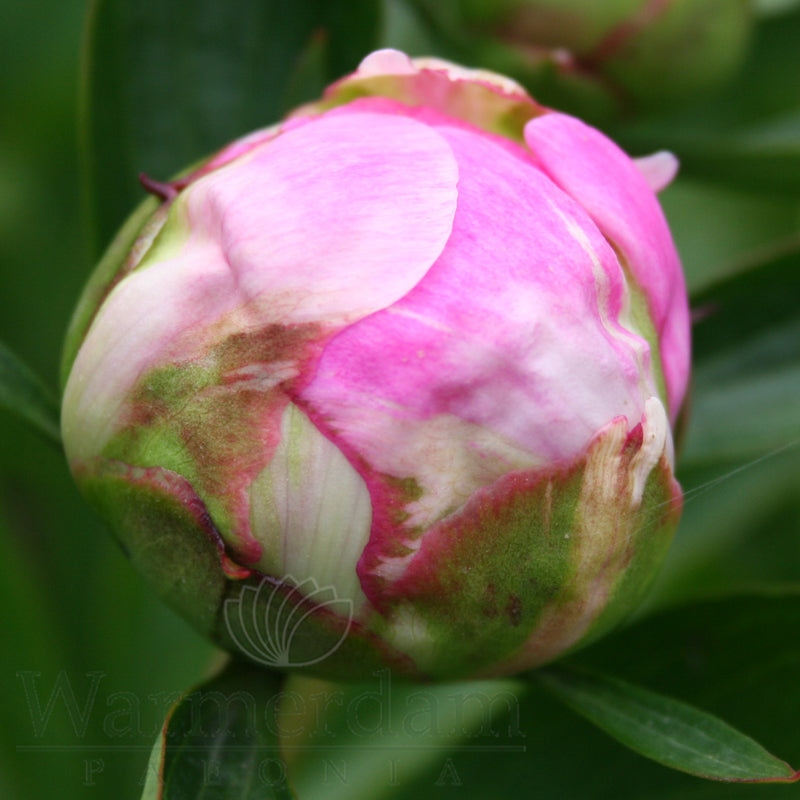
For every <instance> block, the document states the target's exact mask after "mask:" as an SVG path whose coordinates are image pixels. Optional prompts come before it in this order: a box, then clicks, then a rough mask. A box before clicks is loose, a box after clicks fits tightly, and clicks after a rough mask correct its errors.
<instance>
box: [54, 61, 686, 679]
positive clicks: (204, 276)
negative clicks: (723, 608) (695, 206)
mask: <svg viewBox="0 0 800 800" xmlns="http://www.w3.org/2000/svg"><path fill="white" fill-rule="evenodd" d="M674 168H675V163H674V159H673V158H672V157H671V156H669V155H668V154H659V155H656V156H654V157H651V158H649V159H645V160H642V161H640V162H634V161H632V160H631V159H630V158H628V156H626V155H625V154H624V153H623V152H622V151H621V150H619V149H618V148H617V147H616V146H615V145H614V144H612V142H610V141H609V140H608V139H607V138H605V137H604V136H603V135H602V134H601V133H599V132H598V131H596V130H594V129H592V128H590V127H588V126H587V125H585V124H583V123H582V122H580V121H579V120H577V119H574V118H572V117H569V116H566V115H564V114H560V113H556V112H553V111H550V110H548V109H545V108H543V107H541V106H539V105H538V104H537V103H536V102H534V101H533V100H532V99H531V98H530V97H529V96H528V95H527V94H526V93H525V92H524V91H523V90H522V89H520V88H519V86H517V85H516V84H514V83H513V82H512V81H510V80H508V79H506V78H503V77H501V76H499V75H493V74H491V73H484V72H478V71H471V70H466V69H463V68H461V67H457V66H455V65H452V64H448V63H445V62H440V61H437V60H433V59H419V60H413V61H412V60H410V59H409V58H407V57H406V56H404V55H403V54H401V53H398V52H396V51H379V52H377V53H373V54H372V55H371V56H369V57H368V58H367V59H366V60H365V61H364V62H363V63H362V65H361V67H360V68H359V70H358V71H357V72H356V73H355V74H353V75H352V76H350V77H348V78H345V79H343V80H342V81H340V82H338V83H336V84H334V85H333V86H331V87H330V88H329V89H328V90H327V92H326V94H325V96H324V97H323V98H322V100H320V101H319V102H318V103H315V104H312V105H309V106H306V107H304V108H301V109H299V110H298V111H297V112H295V114H293V115H292V116H290V117H289V118H288V119H287V120H285V121H284V122H283V123H281V124H279V125H277V126H275V127H272V128H268V129H266V130H263V131H259V132H256V133H254V134H251V135H250V136H248V137H246V138H244V139H241V140H239V141H237V142H234V143H233V144H231V145H230V146H229V147H227V148H225V149H223V150H222V151H221V152H220V153H218V154H217V155H215V156H214V157H213V158H211V159H210V160H208V161H207V162H206V163H204V164H202V165H201V166H200V167H199V168H197V169H196V170H195V171H194V172H192V173H190V174H188V175H186V176H184V177H183V178H181V179H180V180H177V181H175V182H174V183H171V184H168V185H164V186H156V189H157V191H158V193H159V194H160V201H156V200H152V201H151V203H150V205H148V206H147V207H146V208H145V209H144V210H140V212H137V215H135V216H134V217H133V218H132V221H131V222H130V223H129V224H128V226H126V228H124V229H123V231H122V232H121V234H120V236H119V238H118V240H117V242H115V243H114V244H112V246H111V248H110V250H109V251H108V254H107V256H106V257H105V258H104V260H103V262H101V264H100V266H99V267H98V272H97V273H96V275H95V277H94V278H93V280H92V282H90V284H89V288H88V289H87V290H86V293H85V295H84V298H83V300H82V302H81V304H80V306H79V308H78V311H77V313H76V316H75V319H74V321H73V325H72V328H71V331H70V334H69V336H68V341H67V347H66V354H65V371H66V374H67V375H68V379H67V380H66V386H65V390H64V402H63V418H62V423H63V434H64V441H65V446H66V452H67V456H68V459H69V463H70V465H71V468H72V471H73V474H74V476H75V478H76V481H77V482H78V484H79V485H80V487H81V489H82V491H83V492H84V493H85V495H86V496H87V498H88V499H89V500H90V502H92V503H93V504H94V505H95V506H96V508H97V509H98V510H99V511H100V513H101V514H102V515H103V516H104V518H105V519H106V520H107V521H108V522H109V523H110V525H111V526H112V528H113V529H114V530H115V532H116V534H117V536H118V537H119V539H120V541H121V543H122V545H123V547H124V549H125V550H126V552H127V553H128V554H129V555H130V557H131V559H132V560H133V561H134V562H135V564H136V565H137V566H138V567H139V568H140V569H141V570H142V571H143V572H144V573H145V574H146V575H147V576H148V577H149V578H150V579H151V580H152V581H153V582H154V583H155V584H156V586H157V588H158V589H159V591H160V592H161V593H162V594H163V595H164V596H165V598H166V599H167V600H168V601H169V602H171V603H172V604H173V605H174V606H175V607H176V608H177V609H179V610H180V611H181V612H182V613H183V614H184V615H185V616H186V617H187V618H188V619H190V620H191V621H192V622H193V624H194V625H196V626H197V627H198V628H199V629H200V630H201V631H203V632H205V633H206V634H208V635H209V636H210V637H211V638H213V639H214V640H215V641H217V642H218V643H220V644H221V645H222V646H224V647H227V648H230V649H232V650H235V651H239V652H240V653H242V654H244V655H245V656H246V657H249V658H250V659H252V660H254V661H259V662H261V663H263V664H266V665H268V666H275V667H281V668H308V669H312V670H314V671H316V672H317V673H321V674H327V675H329V676H335V677H358V676H367V675H369V674H370V673H371V671H372V670H374V669H376V668H377V667H378V666H382V665H387V666H389V667H391V668H392V669H394V670H396V671H397V672H398V673H402V674H405V675H409V676H414V677H418V678H444V677H447V678H452V677H460V676H470V675H499V674H510V673H514V672H516V671H519V670H523V669H527V668H530V667H533V666H536V665H538V664H542V663H545V662H547V661H550V660H552V659H554V658H556V657H558V656H560V655H561V654H562V653H565V652H567V651H569V650H571V649H573V648H575V647H577V646H579V645H581V644H584V643H586V642H587V641H589V640H591V639H593V638H595V637H596V636H598V635H600V634H601V633H602V632H603V631H605V630H607V629H608V628H610V627H611V626H612V625H614V624H616V623H617V622H618V621H619V620H620V619H622V617H623V616H624V615H625V614H626V613H628V612H629V611H630V610H631V609H632V608H634V607H635V606H636V605H637V604H638V603H639V602H640V600H641V597H642V594H643V592H644V590H645V588H646V586H647V584H648V582H649V581H650V579H651V577H652V576H653V574H654V571H655V569H656V566H657V565H658V563H659V561H660V560H661V558H662V556H663V554H664V552H665V550H666V548H667V546H668V544H669V540H670V538H671V534H672V532H673V530H674V527H675V525H676V523H677V519H678V516H679V512H680V505H681V494H680V489H679V486H678V485H677V483H676V481H675V479H674V477H673V447H672V435H671V425H672V424H673V423H674V422H675V419H676V416H677V415H678V412H679V410H680V408H681V405H682V402H683V398H684V393H685V391H686V385H687V380H688V372H689V331H688V314H687V302H686V293H685V288H684V282H683V277H682V274H681V269H680V264H679V261H678V258H677V255H676V252H675V249H674V246H673V243H672V240H671V237H670V233H669V231H668V228H667V225H666V223H665V220H664V217H663V215H662V212H661V210H660V207H659V204H658V201H657V200H656V197H655V195H654V188H656V189H657V188H659V187H660V186H662V185H664V184H665V183H666V182H668V180H669V179H670V178H671V176H672V174H673V173H674Z"/></svg>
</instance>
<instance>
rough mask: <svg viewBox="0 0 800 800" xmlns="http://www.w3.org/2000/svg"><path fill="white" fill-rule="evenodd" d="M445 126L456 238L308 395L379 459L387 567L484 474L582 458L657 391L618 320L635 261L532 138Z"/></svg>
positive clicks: (343, 442)
mask: <svg viewBox="0 0 800 800" xmlns="http://www.w3.org/2000/svg"><path fill="white" fill-rule="evenodd" d="M439 131H440V133H441V134H442V135H443V136H445V137H446V138H447V140H448V142H449V143H450V145H451V147H452V149H453V152H454V153H455V154H456V157H457V159H458V162H459V167H460V174H461V177H460V181H459V203H458V210H457V213H456V219H455V223H454V228H453V234H452V236H451V238H450V241H449V242H448V245H447V248H446V249H445V251H444V252H443V254H442V256H441V257H440V258H439V260H438V261H437V263H436V264H435V266H434V267H433V268H432V269H431V270H430V271H429V272H428V274H427V275H426V276H425V278H424V279H423V280H422V281H421V282H420V283H419V284H418V285H417V286H416V287H415V288H414V289H413V290H412V291H411V292H410V293H409V294H408V295H407V296H405V297H404V298H403V299H401V300H399V301H398V302H396V303H395V304H394V305H392V306H390V307H389V308H387V309H385V310H383V311H380V312H378V313H376V314H373V315H371V316H369V317H367V318H364V319H362V320H361V321H360V322H358V323H356V324H354V325H352V326H350V327H348V328H347V329H346V330H344V331H342V332H341V333H339V334H338V335H337V336H336V337H334V339H333V340H331V342H330V343H329V344H328V345H327V347H326V349H325V352H324V353H323V355H322V358H321V360H320V362H319V365H318V369H317V372H316V375H315V377H314V380H313V381H312V382H311V383H310V384H309V385H308V386H306V387H304V388H303V389H302V391H301V393H300V395H301V400H302V402H303V404H304V407H305V408H306V409H311V413H312V414H313V418H314V421H315V423H316V424H317V425H318V426H320V427H322V429H323V430H325V431H326V432H327V434H328V435H329V436H331V437H332V438H334V440H335V441H336V442H337V443H338V444H339V446H340V447H341V448H342V449H343V450H344V451H345V452H346V453H347V454H348V456H349V458H350V460H351V463H354V464H356V465H359V464H361V465H363V464H365V463H366V464H368V465H369V468H366V467H365V479H366V480H367V484H368V486H369V488H370V491H371V494H372V498H373V510H374V518H373V532H372V538H371V541H370V546H369V547H368V548H367V551H366V552H365V556H364V560H363V562H362V569H363V570H365V571H366V572H367V573H372V574H373V577H375V576H377V577H375V580H377V579H378V578H381V579H382V578H386V577H390V573H391V571H392V569H393V568H392V567H391V563H390V562H391V561H392V560H393V559H398V558H399V559H400V560H401V561H402V560H404V559H405V557H407V556H408V555H409V554H410V553H411V552H412V551H413V548H414V546H415V545H414V541H413V540H414V533H413V530H414V529H415V528H419V529H421V528H424V527H425V526H426V525H429V524H431V522H432V521H434V520H435V519H436V518H437V515H438V518H440V517H441V516H442V514H445V513H447V512H448V511H451V510H452V509H453V508H454V507H459V506H460V505H461V504H462V503H463V502H464V500H465V498H466V497H468V496H469V493H470V492H471V491H474V490H475V488H476V487H477V486H479V485H486V484H487V483H489V482H491V481H493V480H495V479H496V478H497V477H498V476H499V475H500V474H503V472H505V471H508V470H509V469H510V468H512V469H515V468H522V467H523V465H524V466H527V467H530V466H531V465H534V464H537V463H543V462H553V461H558V460H560V459H565V458H569V457H572V456H575V455H576V454H577V453H579V452H580V451H581V450H582V448H583V447H585V446H586V444H587V443H588V442H589V441H590V440H591V439H592V437H593V436H594V435H595V433H596V432H597V431H598V430H600V429H601V428H602V427H603V426H604V425H606V424H607V423H608V421H609V420H611V419H614V418H616V417H619V416H626V417H627V418H628V419H629V420H630V421H631V424H632V425H635V424H636V423H637V422H638V421H639V419H640V417H641V414H642V410H643V407H644V402H645V400H646V399H647V398H648V397H649V396H651V395H653V394H655V390H654V388H653V382H652V379H651V377H650V365H649V349H648V346H647V344H646V342H645V341H644V340H643V339H642V338H641V337H639V336H637V335H635V334H634V333H632V332H631V331H629V330H626V329H625V328H624V327H623V325H622V324H621V323H620V315H621V314H622V312H623V308H624V303H625V283H624V278H623V273H622V270H621V268H620V266H619V263H618V262H617V260H616V257H615V255H614V252H613V250H612V249H611V247H609V245H608V243H607V242H606V241H605V239H604V238H603V237H602V235H601V234H600V232H599V231H598V230H597V229H596V227H595V226H594V224H593V223H592V221H591V220H590V219H589V218H588V216H587V215H586V214H585V213H584V212H583V211H582V209H581V208H580V207H579V206H578V205H577V204H576V203H575V202H574V201H573V200H572V199H571V198H570V197H568V196H567V195H565V194H564V193H563V192H562V191H561V190H560V189H558V187H556V186H555V185H554V184H553V183H552V182H551V181H550V180H549V179H548V178H547V177H546V176H544V175H543V174H542V173H541V172H540V171H539V170H538V169H537V168H536V167H535V166H534V165H533V164H532V163H531V162H530V161H529V160H528V161H526V160H524V159H525V158H526V156H525V154H524V151H522V150H521V153H522V156H521V157H518V156H515V155H513V154H512V153H511V152H509V150H508V149H507V148H506V147H501V146H499V145H497V144H496V143H494V142H493V141H492V140H491V139H490V138H488V137H486V136H484V135H482V134H479V133H477V132H468V131H466V130H463V129H456V128H452V129H446V128H440V129H439ZM427 465H431V469H428V468H427ZM385 476H391V479H392V480H390V481H388V482H387V481H386V479H385ZM409 482H410V483H409ZM398 487H400V488H398ZM409 487H410V488H409ZM431 498H433V499H431ZM401 511H402V513H400V512H401ZM398 515H399V516H398ZM400 519H403V520H405V521H404V522H402V523H401V524H399V525H398V520H400ZM398 548H399V552H398ZM404 548H405V550H404ZM362 580H366V586H365V591H367V594H368V595H370V589H369V586H370V580H371V578H370V577H369V576H367V577H366V578H365V576H364V574H362ZM374 588H375V585H374V582H373V589H374ZM374 594H377V590H376V592H374Z"/></svg>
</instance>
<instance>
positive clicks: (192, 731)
mask: <svg viewBox="0 0 800 800" xmlns="http://www.w3.org/2000/svg"><path fill="white" fill-rule="evenodd" d="M281 683H282V676H281V675H279V674H278V673H271V672H266V671H264V670H263V669H255V668H253V667H250V666H248V665H245V664H241V663H238V662H232V663H230V664H229V666H228V667H227V668H226V669H225V670H224V671H223V672H222V673H221V674H220V675H218V676H217V677H215V678H213V679H211V680H210V681H208V682H207V683H205V684H204V685H202V686H201V687H199V688H197V689H195V690H193V691H191V692H189V693H188V694H186V695H184V696H183V697H182V698H181V700H180V701H179V702H178V703H177V704H176V705H175V706H174V707H173V708H172V710H171V711H170V713H169V715H168V717H167V720H166V722H165V724H164V728H163V730H162V732H161V736H160V737H159V739H158V741H157V742H156V745H155V748H154V749H153V753H152V756H151V759H150V767H149V769H148V780H147V783H146V785H145V789H144V793H143V795H142V798H143V800H217V798H219V800H235V798H241V800H271V799H272V798H278V800H280V799H281V798H282V799H283V800H290V799H291V798H293V797H294V794H293V792H292V791H291V789H290V788H289V785H288V781H287V776H286V766H285V764H284V761H283V757H282V755H281V753H280V751H279V747H278V727H277V723H276V708H277V704H278V701H279V700H280V688H281Z"/></svg>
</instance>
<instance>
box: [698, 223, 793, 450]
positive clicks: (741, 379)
mask: <svg viewBox="0 0 800 800" xmlns="http://www.w3.org/2000/svg"><path fill="white" fill-rule="evenodd" d="M798 293H800V239H798V238H797V237H795V238H794V239H793V240H790V241H787V242H785V243H784V246H783V248H782V249H781V250H779V251H777V252H775V253H772V254H768V255H767V256H766V257H764V258H763V260H761V261H760V263H754V264H752V265H750V268H748V269H745V270H742V272H741V273H740V274H737V275H733V276H730V277H728V278H727V279H726V280H723V281H720V282H719V283H717V284H715V285H713V286H711V287H709V288H707V289H706V290H705V291H703V292H701V293H699V294H697V295H696V296H695V297H694V299H693V300H694V303H695V304H696V308H697V310H698V311H699V313H700V319H699V321H698V322H697V323H696V324H695V326H694V331H693V334H694V351H695V365H694V386H693V396H692V403H691V413H690V434H689V436H688V437H687V441H686V448H685V450H684V452H683V454H682V463H683V464H684V465H686V464H690V463H691V464H696V463H708V462H714V461H715V460H719V459H731V458H758V457H761V456H763V455H765V454H766V453H768V452H770V451H777V450H778V449H780V448H783V447H786V446H787V445H789V444H790V443H792V442H800V406H799V405H798V403H797V396H798V393H800V309H798V304H797V297H798V296H800V294H798ZM734 432H735V435H734Z"/></svg>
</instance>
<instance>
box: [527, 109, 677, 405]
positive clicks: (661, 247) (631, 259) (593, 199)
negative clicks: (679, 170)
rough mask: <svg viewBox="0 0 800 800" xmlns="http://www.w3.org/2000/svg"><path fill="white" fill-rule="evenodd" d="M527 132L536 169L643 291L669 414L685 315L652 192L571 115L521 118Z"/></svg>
mask: <svg viewBox="0 0 800 800" xmlns="http://www.w3.org/2000/svg"><path fill="white" fill-rule="evenodd" d="M525 140H526V141H527V143H528V146H529V147H530V148H531V150H532V151H533V153H534V156H535V158H536V159H537V161H538V163H539V164H541V166H542V169H544V171H545V172H546V173H547V174H548V175H549V176H550V177H551V178H552V179H553V180H554V181H555V182H556V183H557V184H558V185H559V186H560V187H561V188H562V189H564V191H566V192H568V193H569V194H570V195H571V196H572V197H574V198H575V199H576V200H577V201H578V202H579V203H580V204H581V205H582V206H583V207H584V208H585V209H586V210H587V211H588V212H589V215H590V216H591V217H592V219H593V220H594V221H595V222H596V223H597V226H598V227H599V228H600V230H601V231H602V232H603V234H604V235H605V236H607V237H608V238H609V239H610V240H611V241H612V242H613V243H614V245H615V246H616V247H618V248H619V250H620V251H621V253H622V255H623V257H624V258H625V260H626V262H627V264H628V266H629V268H630V270H631V272H632V274H633V277H634V279H635V280H636V281H637V283H638V284H639V286H640V287H641V288H642V289H643V291H644V292H645V295H646V297H647V300H648V304H649V307H650V312H651V316H652V318H653V321H654V324H655V328H656V331H657V332H658V333H659V335H660V340H661V357H662V362H663V368H664V377H665V380H666V384H667V392H668V395H669V397H668V400H669V411H670V417H671V419H672V420H673V421H674V420H675V418H676V416H677V413H678V410H679V408H680V405H681V402H682V400H683V397H684V394H685V391H686V385H687V382H688V375H689V317H688V305H687V300H686V287H685V283H684V278H683V272H682V270H681V265H680V261H679V260H678V255H677V253H676V251H675V246H674V244H673V242H672V237H671V235H670V232H669V228H668V227H667V223H666V221H665V219H664V215H663V213H662V211H661V207H660V206H659V204H658V200H656V197H655V195H654V194H653V192H652V190H651V188H650V187H649V186H648V184H647V181H646V180H645V178H644V177H643V175H642V173H641V172H640V171H639V170H638V169H637V168H636V165H635V164H634V163H633V161H632V160H631V159H630V158H628V156H627V155H626V154H625V153H623V152H622V150H620V149H619V148H618V147H617V146H616V145H615V144H614V143H613V142H611V141H610V140H609V139H607V138H606V137H605V136H603V134H601V133H600V132H599V131H597V130H595V129H594V128H591V127H589V126H588V125H585V124H584V123H583V122H580V121H579V120H577V119H574V118H573V117H569V116H567V115H565V114H546V115H544V116H542V117H538V118H536V119H533V120H531V121H530V122H529V123H528V124H527V125H526V126H525Z"/></svg>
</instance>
